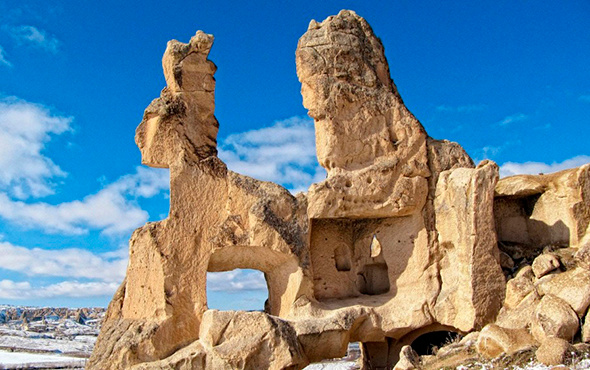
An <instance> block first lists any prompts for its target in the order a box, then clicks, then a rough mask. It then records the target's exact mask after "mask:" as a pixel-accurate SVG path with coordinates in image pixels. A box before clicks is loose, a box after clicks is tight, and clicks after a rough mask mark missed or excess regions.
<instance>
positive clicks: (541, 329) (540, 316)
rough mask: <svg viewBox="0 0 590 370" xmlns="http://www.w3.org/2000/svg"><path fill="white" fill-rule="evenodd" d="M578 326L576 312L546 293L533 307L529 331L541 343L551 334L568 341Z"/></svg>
mask: <svg viewBox="0 0 590 370" xmlns="http://www.w3.org/2000/svg"><path fill="white" fill-rule="evenodd" d="M579 327H580V325H579V320H578V316H577V315H576V312H575V311H574V310H572V308H571V307H570V306H569V305H568V304H567V303H566V302H564V301H563V300H562V299H560V298H557V297H555V296H553V295H550V294H547V295H545V296H543V298H541V302H540V303H539V304H538V305H537V308H536V309H535V314H534V316H533V320H532V322H531V333H532V334H533V336H534V337H535V339H537V340H538V341H539V342H541V343H542V342H544V341H545V339H547V338H548V337H551V336H553V337H558V338H562V339H565V340H568V341H570V340H572V338H573V337H574V335H575V334H576V332H577V331H578V328H579Z"/></svg>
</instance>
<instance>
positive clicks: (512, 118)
mask: <svg viewBox="0 0 590 370" xmlns="http://www.w3.org/2000/svg"><path fill="white" fill-rule="evenodd" d="M528 118H529V116H527V115H526V114H524V113H518V114H513V115H511V116H507V117H505V118H504V119H503V120H501V121H500V122H498V124H499V125H500V126H507V125H509V124H511V123H514V122H520V121H524V120H526V119H528Z"/></svg>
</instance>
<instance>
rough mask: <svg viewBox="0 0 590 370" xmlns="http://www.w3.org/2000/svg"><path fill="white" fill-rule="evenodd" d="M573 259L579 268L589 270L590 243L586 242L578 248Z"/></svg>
mask: <svg viewBox="0 0 590 370" xmlns="http://www.w3.org/2000/svg"><path fill="white" fill-rule="evenodd" d="M574 258H575V260H576V262H577V264H578V265H580V267H585V268H587V269H590V242H586V243H584V244H583V245H582V246H581V247H580V248H578V250H577V251H576V253H575V255H574Z"/></svg>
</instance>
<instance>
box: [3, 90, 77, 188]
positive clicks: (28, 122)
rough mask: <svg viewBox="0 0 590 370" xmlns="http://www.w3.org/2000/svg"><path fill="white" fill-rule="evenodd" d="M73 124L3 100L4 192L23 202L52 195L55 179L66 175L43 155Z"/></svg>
mask: <svg viewBox="0 0 590 370" xmlns="http://www.w3.org/2000/svg"><path fill="white" fill-rule="evenodd" d="M71 121H72V119H71V118H67V117H60V116H55V115H53V114H51V112H50V111H49V110H48V109H47V108H45V107H43V106H41V105H37V104H33V103H29V102H26V101H23V100H18V99H16V98H14V97H11V98H5V99H2V100H0V168H1V169H2V171H0V190H5V191H8V192H9V194H10V195H12V196H15V197H17V198H19V199H25V198H27V197H29V196H33V197H40V196H45V195H49V194H52V193H53V184H52V183H51V179H52V178H55V177H63V176H65V175H66V174H65V172H63V171H62V170H61V169H60V168H59V167H58V166H57V165H56V164H55V163H53V161H51V159H49V158H48V157H46V156H45V155H43V153H42V152H43V149H44V148H45V144H46V143H47V142H48V141H49V140H50V138H51V136H52V135H59V134H62V133H64V132H66V131H68V130H70V123H71Z"/></svg>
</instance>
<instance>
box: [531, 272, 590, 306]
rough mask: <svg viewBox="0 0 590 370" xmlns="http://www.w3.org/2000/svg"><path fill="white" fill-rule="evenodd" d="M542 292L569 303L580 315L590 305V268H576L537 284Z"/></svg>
mask: <svg viewBox="0 0 590 370" xmlns="http://www.w3.org/2000/svg"><path fill="white" fill-rule="evenodd" d="M537 290H538V291H539V293H540V294H551V295H554V296H555V297H558V298H561V299H562V300H563V301H565V302H566V303H567V304H569V305H570V306H571V307H572V308H573V309H574V311H576V313H577V314H578V316H579V317H582V316H583V315H584V314H585V313H586V311H587V309H588V306H590V270H587V269H585V268H576V269H573V270H569V271H566V272H562V273H561V274H557V275H555V276H553V277H552V278H551V279H547V280H546V281H542V282H540V283H539V284H537Z"/></svg>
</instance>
